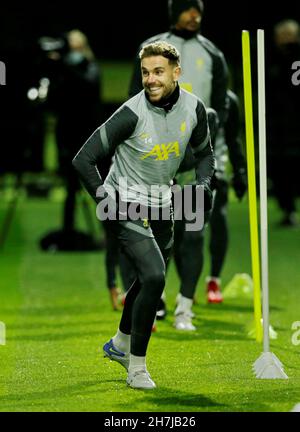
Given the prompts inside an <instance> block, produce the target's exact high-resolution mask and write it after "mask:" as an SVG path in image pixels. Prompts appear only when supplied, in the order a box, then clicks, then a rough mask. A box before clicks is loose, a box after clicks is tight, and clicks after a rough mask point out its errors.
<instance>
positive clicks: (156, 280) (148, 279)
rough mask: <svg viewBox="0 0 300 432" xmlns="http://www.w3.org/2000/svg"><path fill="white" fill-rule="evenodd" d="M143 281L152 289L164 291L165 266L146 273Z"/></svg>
mask: <svg viewBox="0 0 300 432" xmlns="http://www.w3.org/2000/svg"><path fill="white" fill-rule="evenodd" d="M143 279H144V280H143V282H144V284H145V286H146V287H147V289H151V291H153V290H155V291H162V290H163V289H164V286H165V268H161V269H160V270H156V271H154V272H151V273H150V272H149V273H148V274H146V275H144V278H143Z"/></svg>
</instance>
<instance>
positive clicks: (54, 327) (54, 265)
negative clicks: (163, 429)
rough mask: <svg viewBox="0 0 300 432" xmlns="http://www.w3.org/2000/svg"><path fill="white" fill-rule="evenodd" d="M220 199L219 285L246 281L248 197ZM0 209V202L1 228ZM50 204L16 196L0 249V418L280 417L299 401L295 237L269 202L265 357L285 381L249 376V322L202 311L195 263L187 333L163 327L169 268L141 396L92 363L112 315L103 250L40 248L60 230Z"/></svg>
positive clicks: (225, 308)
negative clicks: (81, 414)
mask: <svg viewBox="0 0 300 432" xmlns="http://www.w3.org/2000/svg"><path fill="white" fill-rule="evenodd" d="M231 201H232V202H231V203H230V206H229V222H230V248H229V251H228V256H227V261H226V265H225V268H224V271H223V285H226V283H227V282H228V281H229V280H230V279H231V278H232V277H233V275H234V274H236V273H242V272H245V273H249V274H251V260H250V247H249V226H248V210H247V199H244V201H243V202H242V203H238V202H236V201H235V200H231ZM6 204H7V203H5V202H4V200H1V204H0V224H2V222H3V218H4V212H5V205H6ZM61 206H62V204H61V202H56V201H55V200H46V199H30V198H26V197H23V198H22V199H21V201H20V202H19V204H18V207H17V212H16V215H15V218H14V219H13V223H12V226H11V228H10V231H9V233H8V238H7V242H6V244H5V246H4V248H3V249H2V250H1V251H0V266H1V267H0V322H3V323H5V325H6V345H0V371H1V373H0V411H102V412H109V411H112V412H118V411H122V412H134V411H138V412H139V411H147V412H156V411H159V412H187V411H188V412H196V411H251V412H252V411H290V410H291V409H292V408H293V406H294V405H295V404H297V403H299V402H300V345H297V344H293V343H292V336H293V333H295V330H292V324H293V322H297V321H300V308H299V305H300V270H299V263H300V248H299V244H300V242H299V240H300V231H299V229H298V230H297V229H282V228H277V227H276V222H277V220H278V218H279V212H278V210H277V207H276V205H275V203H274V202H273V200H270V202H269V219H270V220H269V226H270V239H269V249H270V250H269V254H270V266H269V267H270V305H271V307H270V320H271V324H272V326H273V327H274V328H275V330H276V331H277V332H278V339H277V340H274V341H271V351H272V352H274V353H275V354H276V355H277V357H278V358H279V359H280V360H281V362H282V363H283V365H284V370H285V372H286V373H287V375H288V376H289V379H288V380H258V379H256V378H255V377H254V375H253V372H252V364H253V363H254V361H255V360H256V359H257V358H258V357H259V355H260V354H261V352H262V346H261V344H258V343H257V342H255V341H254V340H252V339H249V338H248V337H247V333H246V330H245V327H246V325H247V324H249V323H251V321H252V319H253V305H252V301H251V300H247V299H242V298H240V299H235V300H229V299H228V300H227V301H225V302H224V304H222V305H215V306H208V305H206V303H205V296H204V278H205V276H206V275H207V273H208V256H206V261H205V269H204V272H203V275H202V277H201V280H200V282H199V285H198V290H197V297H198V300H199V304H198V305H196V306H195V307H194V310H195V312H196V315H197V318H196V319H195V325H196V326H197V331H196V332H191V333H186V332H179V331H175V329H174V328H173V327H172V324H173V311H174V303H175V296H176V294H177V290H178V278H177V275H176V271H175V269H174V266H173V265H171V267H170V271H169V274H168V277H167V286H166V296H167V305H168V315H167V319H166V320H165V321H164V322H159V323H158V326H157V327H158V329H157V332H156V333H154V334H153V336H152V338H151V341H150V345H149V350H148V369H149V371H150V373H151V375H152V377H153V379H154V380H155V382H156V384H157V389H155V390H153V391H150V392H149V391H148V392H147V391H136V390H133V389H131V388H128V387H126V384H125V379H126V374H125V371H124V370H123V368H121V366H120V365H118V364H115V363H113V362H110V361H109V360H107V359H104V358H103V356H102V352H101V349H102V345H103V343H104V342H106V341H107V340H108V339H109V338H110V337H111V336H112V335H113V334H114V333H115V331H116V328H117V325H118V322H119V318H120V312H113V311H112V310H111V305H110V302H109V297H108V293H107V289H106V286H105V274H104V255H103V252H91V253H53V254H51V253H43V252H42V251H40V250H39V247H38V240H39V238H40V237H41V236H42V235H43V234H45V233H46V232H47V231H48V230H51V229H56V228H58V227H60V223H61V222H60V218H61ZM77 213H78V225H79V227H82V228H83V229H84V221H83V219H82V215H81V213H80V210H79V209H78V212H77ZM298 339H299V342H300V337H299V338H298Z"/></svg>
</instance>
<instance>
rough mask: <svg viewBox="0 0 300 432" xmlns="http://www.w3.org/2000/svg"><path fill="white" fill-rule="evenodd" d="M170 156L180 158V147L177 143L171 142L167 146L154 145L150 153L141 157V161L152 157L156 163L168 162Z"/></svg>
mask: <svg viewBox="0 0 300 432" xmlns="http://www.w3.org/2000/svg"><path fill="white" fill-rule="evenodd" d="M170 155H174V156H175V157H179V156H180V146H179V142H178V141H172V142H170V143H168V144H156V145H155V146H154V147H153V148H152V150H151V151H150V152H148V153H147V154H145V155H144V156H142V157H141V160H144V159H147V158H149V157H154V158H155V159H154V160H156V161H158V160H159V161H163V160H168V159H169V157H170Z"/></svg>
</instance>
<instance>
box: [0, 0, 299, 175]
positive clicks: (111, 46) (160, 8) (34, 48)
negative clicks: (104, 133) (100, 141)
mask: <svg viewBox="0 0 300 432" xmlns="http://www.w3.org/2000/svg"><path fill="white" fill-rule="evenodd" d="M167 4H168V2H167V0H151V1H150V2H144V1H139V2H137V1H127V2H126V1H103V0H101V1H100V0H99V1H98V2H97V1H95V0H93V1H92V0H85V1H84V2H81V3H75V2H65V1H57V0H56V1H50V0H47V1H45V0H44V1H43V2H39V3H38V2H34V3H33V2H22V3H21V2H15V1H9V2H5V3H3V4H2V5H1V11H0V61H2V62H4V63H5V65H6V86H0V102H1V103H0V110H1V119H2V121H1V122H0V123H2V125H1V124H0V126H1V130H2V132H1V134H2V135H1V141H2V143H3V142H7V140H8V139H11V138H10V137H11V132H10V131H11V130H16V128H15V125H16V122H18V126H17V128H18V130H19V133H20V134H21V130H22V128H23V129H25V128H26V127H27V128H28V123H29V122H30V121H31V123H33V125H32V127H33V128H34V129H35V130H36V123H35V122H33V120H32V119H33V117H32V116H31V113H30V110H29V109H28V101H27V97H26V92H27V90H28V88H30V87H32V86H34V85H36V83H37V82H38V79H39V78H40V77H41V74H40V71H39V66H38V55H40V52H39V50H38V43H37V41H38V39H39V37H41V36H52V37H58V36H61V34H62V33H63V32H65V31H67V30H70V29H72V28H79V29H80V30H82V31H83V32H84V33H85V34H86V35H87V36H88V39H89V41H90V44H91V47H92V49H93V51H94V53H95V54H96V57H97V58H98V59H99V60H100V61H106V60H107V61H121V62H122V61H127V63H128V62H131V61H133V58H134V56H135V54H136V51H137V48H138V46H139V44H140V42H142V41H143V40H145V39H146V38H148V37H150V36H153V35H155V34H157V33H161V32H164V31H167V30H168V28H169V22H168V10H167ZM204 4H205V10H204V17H203V21H202V27H201V30H202V33H203V35H204V36H206V37H207V38H209V39H211V40H212V41H213V42H214V43H215V44H216V45H217V46H218V47H219V48H220V49H221V50H222V51H223V52H224V54H225V57H226V59H227V63H228V65H229V67H230V71H231V78H232V80H231V88H233V90H235V91H236V92H237V93H238V94H239V95H240V96H241V95H242V56H241V31H242V30H243V29H248V30H250V31H251V41H252V49H253V51H254V50H255V41H256V34H255V33H256V29H258V28H263V29H265V35H266V53H267V54H268V49H269V46H270V42H271V38H272V28H273V26H274V24H275V23H276V22H278V21H279V20H281V19H284V18H294V19H296V20H298V21H300V6H299V2H298V1H294V0H287V1H281V2H279V1H278V2H277V1H275V2H274V1H273V2H271V1H262V0H261V1H258V0H253V1H249V0H246V1H240V2H237V1H232V0H231V1H226V2H225V1H220V0H204ZM253 54H254V53H253ZM267 64H268V63H267ZM253 67H255V56H253ZM254 78H255V74H254ZM124 86H127V84H126V83H124ZM254 88H255V87H254ZM124 90H125V89H124ZM124 94H127V89H126V93H125V91H124ZM113 108H115V107H110V108H109V110H112V109H113ZM36 111H37V112H38V109H36ZM108 112H110V111H108ZM3 130H5V133H4V132H3ZM21 135H22V134H21ZM15 141H18V139H17V138H15ZM14 154H15V151H14V150H13V151H12V156H13V155H14ZM11 159H12V160H13V158H11ZM20 164H22V162H20ZM13 168H14V164H13ZM0 171H1V167H0Z"/></svg>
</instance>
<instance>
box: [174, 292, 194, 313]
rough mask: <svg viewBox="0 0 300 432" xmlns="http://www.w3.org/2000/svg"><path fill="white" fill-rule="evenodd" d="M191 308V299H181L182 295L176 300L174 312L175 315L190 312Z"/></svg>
mask: <svg viewBox="0 0 300 432" xmlns="http://www.w3.org/2000/svg"><path fill="white" fill-rule="evenodd" d="M192 306H193V299H189V298H187V297H183V296H182V295H181V296H180V298H179V299H178V304H177V308H176V310H175V315H178V314H180V313H184V312H191V310H192Z"/></svg>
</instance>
